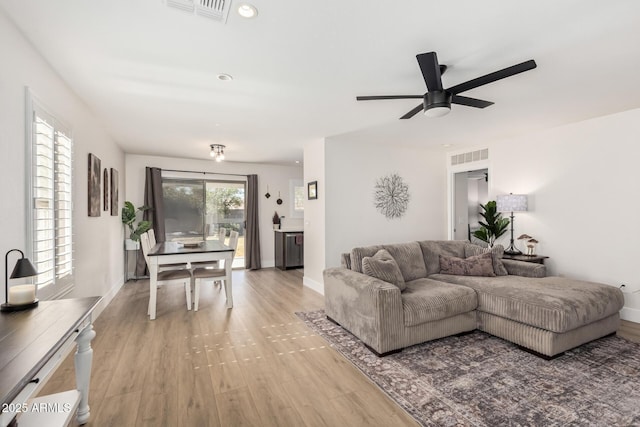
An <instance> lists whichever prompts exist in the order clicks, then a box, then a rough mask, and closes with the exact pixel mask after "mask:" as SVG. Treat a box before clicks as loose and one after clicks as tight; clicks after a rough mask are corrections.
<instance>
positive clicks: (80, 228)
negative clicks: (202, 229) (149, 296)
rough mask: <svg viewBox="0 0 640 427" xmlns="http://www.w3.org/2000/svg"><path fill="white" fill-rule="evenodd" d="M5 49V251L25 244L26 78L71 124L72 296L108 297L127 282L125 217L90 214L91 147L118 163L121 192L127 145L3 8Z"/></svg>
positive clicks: (0, 125) (0, 121)
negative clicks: (116, 138) (109, 131)
mask: <svg viewBox="0 0 640 427" xmlns="http://www.w3.org/2000/svg"><path fill="white" fill-rule="evenodd" d="M0 52H2V67H0V93H1V94H2V96H0V174H1V175H0V176H1V177H2V189H1V194H0V200H2V201H3V206H4V209H2V210H0V230H1V235H2V240H1V243H0V253H2V254H4V253H5V252H6V251H7V250H9V249H12V248H19V249H24V248H26V246H27V242H26V232H27V230H26V227H27V224H26V218H27V209H28V208H27V200H26V194H27V193H26V187H25V185H26V169H25V163H26V160H25V149H26V148H25V121H26V120H25V87H26V86H28V87H30V89H31V92H32V93H33V94H34V95H35V96H36V97H37V98H38V100H40V102H41V103H43V104H44V105H43V106H44V107H46V108H47V109H48V110H50V112H51V113H52V114H54V115H55V116H56V117H57V118H58V119H60V120H62V121H64V122H65V123H66V124H68V125H70V127H71V128H72V130H73V139H74V158H73V161H74V171H73V180H74V183H73V192H74V208H73V222H74V233H75V235H74V258H75V290H74V291H73V293H72V294H71V295H70V296H77V297H80V296H94V295H101V296H105V295H106V296H107V297H110V296H112V295H113V294H114V293H115V292H116V291H117V290H118V289H119V287H120V286H121V285H122V282H123V251H122V223H121V222H120V217H119V216H113V217H112V216H108V213H105V212H103V213H102V216H101V217H96V218H89V217H88V216H87V157H88V154H89V153H94V154H95V155H96V156H98V157H99V158H100V159H101V160H102V167H103V168H104V167H108V168H111V167H113V168H115V169H117V170H118V171H119V172H120V176H119V178H120V190H121V192H123V188H124V153H123V152H122V150H121V149H120V148H119V147H118V145H117V144H116V143H115V142H114V141H113V140H112V139H111V138H110V137H109V135H108V134H107V133H106V132H105V130H104V129H103V127H102V125H101V124H100V123H99V122H98V121H97V120H96V119H95V118H94V117H93V115H92V113H91V111H90V110H89V109H88V108H87V106H86V105H85V104H84V103H83V102H82V100H81V99H79V98H78V97H77V96H76V95H75V94H74V93H73V92H72V91H71V90H70V89H69V87H68V86H67V85H66V84H65V82H64V81H62V79H61V78H60V77H59V76H58V75H57V74H56V73H55V72H54V71H53V70H52V69H51V67H50V66H49V64H48V63H47V62H46V61H45V60H44V59H43V58H42V57H41V56H40V55H39V53H38V52H37V51H35V50H34V49H33V47H32V46H31V44H30V43H29V42H28V41H27V40H25V39H24V38H23V36H22V35H21V33H20V32H19V31H18V30H17V29H16V28H15V26H14V25H13V23H12V22H10V21H9V20H8V19H7V17H6V15H5V14H4V12H2V11H0ZM28 256H30V255H28ZM10 262H12V261H10ZM13 262H15V260H14V261H13ZM3 280H4V279H3ZM2 288H3V290H2V298H3V299H2V300H3V301H4V287H2ZM107 299H108V298H107ZM105 302H106V301H105Z"/></svg>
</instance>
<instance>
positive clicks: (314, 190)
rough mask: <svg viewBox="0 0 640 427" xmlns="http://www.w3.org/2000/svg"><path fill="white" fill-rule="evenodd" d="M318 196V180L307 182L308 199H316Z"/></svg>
mask: <svg viewBox="0 0 640 427" xmlns="http://www.w3.org/2000/svg"><path fill="white" fill-rule="evenodd" d="M317 198H318V181H311V182H310V183H308V184H307V199H309V200H315V199H317Z"/></svg>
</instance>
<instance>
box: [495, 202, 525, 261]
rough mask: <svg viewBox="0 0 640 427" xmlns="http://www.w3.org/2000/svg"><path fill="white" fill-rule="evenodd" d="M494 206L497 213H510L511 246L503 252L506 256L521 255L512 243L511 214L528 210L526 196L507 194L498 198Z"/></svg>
mask: <svg viewBox="0 0 640 427" xmlns="http://www.w3.org/2000/svg"><path fill="white" fill-rule="evenodd" d="M496 205H497V211H498V212H511V216H510V218H511V244H510V245H509V247H508V248H506V249H505V250H504V253H505V254H507V255H522V251H520V250H519V249H518V248H516V246H515V244H514V242H513V213H514V212H526V211H527V210H528V206H527V196H526V194H513V193H509V194H504V195H502V196H498V197H497V199H496Z"/></svg>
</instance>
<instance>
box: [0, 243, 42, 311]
mask: <svg viewBox="0 0 640 427" xmlns="http://www.w3.org/2000/svg"><path fill="white" fill-rule="evenodd" d="M14 251H18V252H20V259H19V260H18V261H16V265H15V267H14V268H13V272H12V273H11V277H9V254H10V253H11V252H14ZM37 274H38V272H37V271H36V269H35V267H34V266H33V264H31V261H29V259H28V258H25V257H24V253H23V252H22V251H21V250H20V249H11V250H9V251H8V252H7V253H6V255H5V256H4V275H5V282H4V301H5V302H4V304H2V306H1V307H0V311H3V312H5V311H19V310H27V309H30V308H33V307H35V306H37V305H38V299H37V298H36V285H18V286H12V287H11V288H9V279H10V278H11V279H18V278H21V277H31V276H36V275H37Z"/></svg>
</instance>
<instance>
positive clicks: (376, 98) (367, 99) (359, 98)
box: [356, 95, 424, 101]
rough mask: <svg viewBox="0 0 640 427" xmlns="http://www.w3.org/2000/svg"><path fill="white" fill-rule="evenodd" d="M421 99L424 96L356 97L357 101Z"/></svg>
mask: <svg viewBox="0 0 640 427" xmlns="http://www.w3.org/2000/svg"><path fill="white" fill-rule="evenodd" d="M414 98H415V99H422V98H424V95H382V96H356V100H357V101H374V100H378V99H414Z"/></svg>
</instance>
